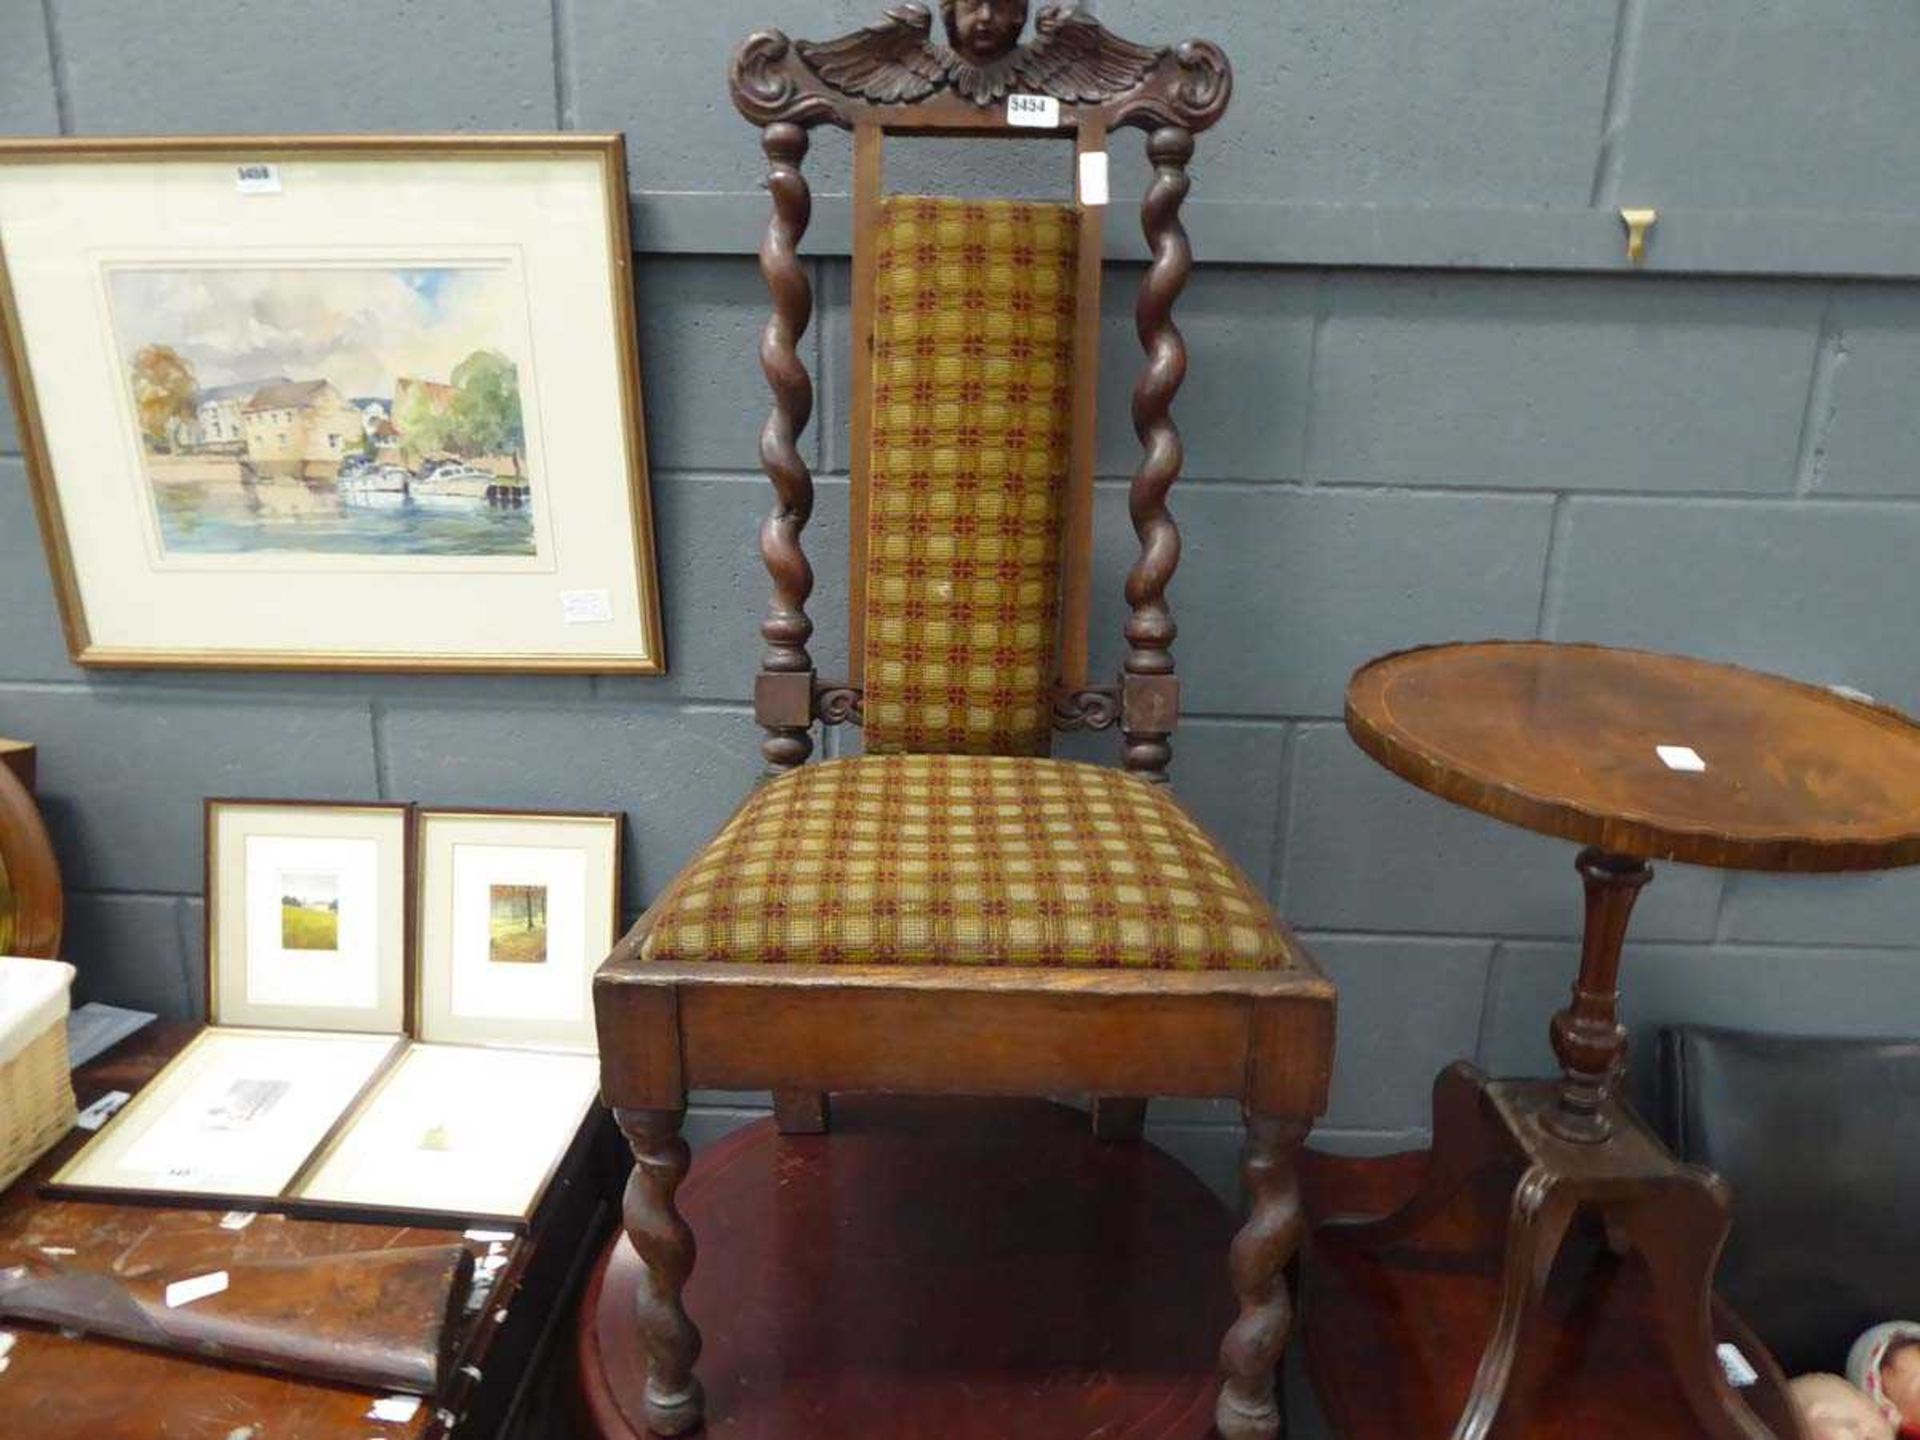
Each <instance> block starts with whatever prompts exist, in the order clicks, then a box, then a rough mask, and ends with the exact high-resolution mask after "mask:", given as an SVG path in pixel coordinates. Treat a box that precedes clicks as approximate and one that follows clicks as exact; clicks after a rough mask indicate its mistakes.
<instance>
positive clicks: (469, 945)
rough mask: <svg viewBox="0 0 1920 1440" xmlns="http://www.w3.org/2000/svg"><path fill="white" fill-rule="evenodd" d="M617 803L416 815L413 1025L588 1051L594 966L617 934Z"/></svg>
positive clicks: (442, 1040) (439, 1032) (506, 1042)
mask: <svg viewBox="0 0 1920 1440" xmlns="http://www.w3.org/2000/svg"><path fill="white" fill-rule="evenodd" d="M624 828H625V816H624V815H622V814H621V813H620V812H618V811H547V812H542V813H526V812H520V811H510V810H485V809H469V810H434V809H423V810H421V811H420V812H419V813H418V816H417V819H416V826H415V836H416V839H415V851H416V855H415V861H414V864H415V869H416V872H417V874H418V877H419V878H418V883H417V887H416V888H417V893H418V910H417V914H416V918H415V926H416V930H417V939H416V942H415V950H414V953H415V957H416V958H415V967H414V968H415V980H414V991H415V993H414V997H413V1014H414V1017H415V1019H414V1029H413V1033H414V1034H415V1035H416V1036H417V1037H418V1038H419V1039H421V1040H423V1041H426V1042H429V1043H433V1044H460V1045H493V1046H502V1047H511V1048H523V1049H539V1050H554V1051H570V1052H574V1053H579V1054H592V1053H594V1051H595V1049H596V1038H595V1033H594V1019H593V973H594V971H595V970H596V969H597V968H598V967H599V965H600V962H601V961H603V960H605V959H606V957H607V954H608V952H609V951H610V950H612V948H613V943H614V941H615V940H616V939H617V938H618V937H619V934H620V905H621V860H622V851H623V832H624Z"/></svg>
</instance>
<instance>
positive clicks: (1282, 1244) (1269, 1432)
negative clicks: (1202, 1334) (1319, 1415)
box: [1214, 1115, 1307, 1440]
mask: <svg viewBox="0 0 1920 1440" xmlns="http://www.w3.org/2000/svg"><path fill="white" fill-rule="evenodd" d="M1306 1134H1307V1127H1306V1126H1305V1125H1303V1124H1301V1123H1300V1122H1298V1121H1294V1120H1280V1119H1275V1118H1272V1117H1269V1116H1263V1115H1250V1116H1248V1117H1247V1149H1246V1158H1245V1160H1244V1162H1243V1164H1242V1166H1241V1172H1240V1173H1241V1177H1242V1179H1243V1180H1244V1181H1245V1184H1246V1189H1247V1196H1248V1214H1247V1223H1246V1224H1245V1225H1244V1226H1242V1227H1241V1229H1240V1233H1239V1234H1237V1235H1235V1236H1234V1237H1233V1249H1232V1251H1231V1253H1230V1256H1229V1262H1228V1263H1229V1266H1230V1268H1231V1271H1232V1275H1233V1292H1234V1294H1235V1295H1237V1296H1238V1297H1239V1300H1240V1316H1239V1318H1238V1319H1237V1320H1235V1321H1234V1322H1233V1325H1232V1327H1231V1328H1230V1329H1229V1330H1228V1331H1227V1336H1226V1339H1225V1340H1223V1341H1221V1342H1220V1368H1221V1370H1223V1371H1224V1372H1225V1374H1226V1381H1225V1383H1224V1384H1223V1385H1222V1386H1221V1387H1220V1402H1219V1404H1218V1405H1217V1406H1216V1407H1215V1409H1214V1424H1215V1426H1216V1427H1217V1428H1218V1429H1219V1431H1220V1434H1221V1436H1222V1437H1223V1440H1272V1437H1274V1436H1276V1435H1278V1434H1279V1433H1280V1407H1279V1404H1278V1403H1277V1401H1276V1400H1275V1398H1274V1389H1273V1373H1274V1367H1275V1365H1276V1364H1278V1362H1279V1359H1280V1352H1281V1351H1282V1350H1284V1349H1285V1348H1286V1344H1287V1337H1288V1335H1289V1334H1290V1333H1291V1332H1292V1330H1293V1302H1292V1300H1291V1299H1290V1298H1289V1297H1288V1295H1287V1276H1286V1269H1287V1265H1288V1263H1289V1262H1291V1261H1292V1259H1293V1257H1294V1255H1295V1254H1296V1253H1297V1252H1298V1251H1299V1249H1300V1241H1301V1240H1302V1239H1303V1238H1304V1237H1305V1235H1306V1228H1307V1222H1306V1216H1305V1214H1304V1213H1303V1211H1302V1210H1301V1206H1300V1182H1299V1177H1298V1175H1297V1174H1296V1172H1295V1168H1294V1166H1295V1160H1296V1157H1297V1156H1298V1154H1299V1150H1300V1143H1301V1141H1303V1140H1304V1139H1306Z"/></svg>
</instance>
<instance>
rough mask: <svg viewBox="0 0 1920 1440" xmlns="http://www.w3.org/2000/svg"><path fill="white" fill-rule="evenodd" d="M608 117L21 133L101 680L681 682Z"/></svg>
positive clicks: (18, 153) (37, 450) (67, 517)
mask: <svg viewBox="0 0 1920 1440" xmlns="http://www.w3.org/2000/svg"><path fill="white" fill-rule="evenodd" d="M626 185H627V182H626V164H625V154H624V145H623V143H622V141H621V139H620V137H619V136H617V135H575V134H567V135H460V136H420V137H389V136H276V137H258V138H248V137H184V138H136V139H105V138H76V137H63V138H58V139H45V140H15V139H6V140H0V357H3V358H4V359H5V361H6V367H5V368H6V370H7V372H8V377H9V382H10V385H11V387H12V397H13V402H14V409H15V411H16V413H17V415H18V417H19V426H20V432H21V441H22V449H23V450H24V452H25V455H26V460H27V469H28V475H29V480H30V484H31V488H32V491H33V496H34V502H35V506H36V510H37V513H38V517H39V521H40V526H41V531H42V535H43V538H44V540H45V544H46V550H47V555H48V562H49V566H50V569H51V571H52V576H53V582H54V591H55V594H56V597H57V599H58V602H59V606H60V612H61V618H62V623H63V625H64V628H65V632H66V639H67V644H68V650H69V653H70V654H71V656H72V658H73V660H74V661H75V663H77V664H80V665H83V666H130V667H215V668H250V669H352V670H405V671H421V670H434V671H483V672H484V671H495V672H505V671H559V672H579V673H631V674H659V673H663V672H664V670H665V654H664V644H663V633H662V625H661V619H660V599H659V582H658V572H657V565H656V562H655V556H654V541H653V521H652V513H651V500H650V489H649V482H648V474H647V462H646V451H645V441H644V436H645V424H644V417H643V403H642V396H641V385H640V372H639V354H638V338H637V328H636V325H635V317H634V304H633V283H632V268H633V263H632V248H631V245H632V242H631V238H630V228H629V219H628V200H627V188H626Z"/></svg>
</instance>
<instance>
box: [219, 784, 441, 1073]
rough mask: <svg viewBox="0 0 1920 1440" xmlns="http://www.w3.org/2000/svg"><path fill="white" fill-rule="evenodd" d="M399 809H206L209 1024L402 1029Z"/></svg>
mask: <svg viewBox="0 0 1920 1440" xmlns="http://www.w3.org/2000/svg"><path fill="white" fill-rule="evenodd" d="M410 815H411V809H410V807H408V806H406V805H385V804H355V803H328V802H316V801H299V802H294V801H284V802H283V801H263V800H209V801H208V802H207V892H206V893H207V1009H208V1018H209V1020H210V1021H211V1022H212V1023H213V1024H215V1025H251V1026H266V1027H273V1026H285V1027H288V1028H293V1029H302V1030H352V1031H361V1032H379V1033H382V1034H388V1035H398V1034H400V1033H402V1032H403V1031H405V1030H406V1029H407V1028H408V1021H409V1019H410V1016H409V1015H408V1013H407V1004H408V991H407V978H406V977H407V941H408V934H409V925H408V917H409V914H410V909H409V898H410V897H409V891H410V888H411V887H410V885H409V879H410V876H409V872H408V864H409V856H410V853H411V852H410V848H409V844H408V841H409V835H408V827H409V820H410Z"/></svg>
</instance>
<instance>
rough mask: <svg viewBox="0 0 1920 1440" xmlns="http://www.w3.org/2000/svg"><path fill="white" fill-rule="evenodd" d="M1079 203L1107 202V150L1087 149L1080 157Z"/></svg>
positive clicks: (1094, 203) (1097, 203) (1101, 203)
mask: <svg viewBox="0 0 1920 1440" xmlns="http://www.w3.org/2000/svg"><path fill="white" fill-rule="evenodd" d="M1080 203H1081V204H1082V205H1104V204H1106V203H1107V152H1106V151H1104V150H1089V151H1088V152H1087V153H1086V154H1084V155H1082V156H1081V157H1080Z"/></svg>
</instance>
